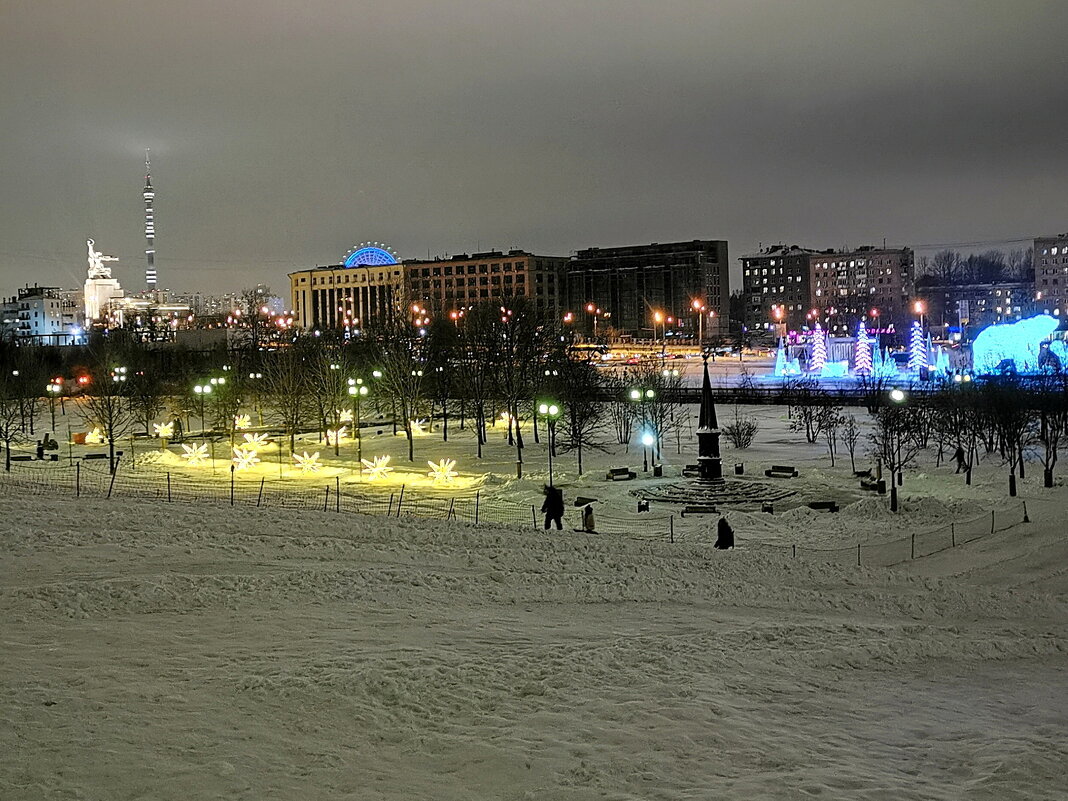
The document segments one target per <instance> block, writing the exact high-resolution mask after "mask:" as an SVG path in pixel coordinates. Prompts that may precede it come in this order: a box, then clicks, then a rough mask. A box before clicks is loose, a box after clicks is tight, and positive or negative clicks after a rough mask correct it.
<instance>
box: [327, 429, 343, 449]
mask: <svg viewBox="0 0 1068 801" xmlns="http://www.w3.org/2000/svg"><path fill="white" fill-rule="evenodd" d="M347 431H348V429H347V428H345V426H341V428H339V429H338V430H337V431H334V429H332V428H328V429H327V430H326V444H327V445H338V444H340V443H341V440H343V439H345V433H346V432H347Z"/></svg>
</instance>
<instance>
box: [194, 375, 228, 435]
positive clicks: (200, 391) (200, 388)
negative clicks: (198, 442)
mask: <svg viewBox="0 0 1068 801" xmlns="http://www.w3.org/2000/svg"><path fill="white" fill-rule="evenodd" d="M222 380H224V381H225V379H222ZM215 381H216V379H214V378H213V379H211V383H208V384H197V385H196V386H195V387H193V392H194V393H195V394H196V396H197V398H198V399H199V400H200V435H201V436H204V434H205V431H206V430H207V424H206V423H205V422H204V397H205V396H207V395H210V394H211V389H212V384H214V383H215Z"/></svg>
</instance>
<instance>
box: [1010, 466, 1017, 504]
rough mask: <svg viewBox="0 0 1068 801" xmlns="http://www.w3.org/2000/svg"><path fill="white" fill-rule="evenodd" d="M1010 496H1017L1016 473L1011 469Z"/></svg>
mask: <svg viewBox="0 0 1068 801" xmlns="http://www.w3.org/2000/svg"><path fill="white" fill-rule="evenodd" d="M1009 497H1010V498H1015V497H1016V474H1015V473H1014V472H1012V471H1011V470H1010V471H1009Z"/></svg>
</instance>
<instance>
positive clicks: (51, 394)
mask: <svg viewBox="0 0 1068 801" xmlns="http://www.w3.org/2000/svg"><path fill="white" fill-rule="evenodd" d="M62 380H63V379H62V378H56V379H53V380H52V383H50V384H49V385H48V387H47V390H48V409H49V411H50V412H51V413H52V430H53V431H55V430H56V395H58V394H59V393H60V392H62V391H63V385H62V384H61V383H60V382H61V381H62Z"/></svg>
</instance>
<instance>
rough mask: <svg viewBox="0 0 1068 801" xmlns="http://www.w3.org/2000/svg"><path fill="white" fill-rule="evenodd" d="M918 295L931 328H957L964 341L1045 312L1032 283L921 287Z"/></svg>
mask: <svg viewBox="0 0 1068 801" xmlns="http://www.w3.org/2000/svg"><path fill="white" fill-rule="evenodd" d="M916 293H917V297H918V298H919V300H920V302H921V303H922V304H923V307H922V308H923V315H924V317H925V318H926V321H927V323H928V324H929V325H930V326H931V327H933V328H942V327H945V328H946V329H947V330H949V329H954V328H957V329H959V330H960V332H961V336H962V338H964V339H969V338H971V337H974V335H975V334H977V333H978V332H979V331H980V330H982V329H983V328H986V326H988V325H994V324H995V323H1015V322H1017V321H1018V320H1023V319H1025V318H1027V317H1031V316H1032V315H1035V314H1037V313H1039V312H1040V311H1042V309H1040V308H1039V307H1038V304H1037V303H1036V301H1035V287H1034V284H1032V283H1031V282H1030V281H1013V282H1008V281H1003V282H998V283H994V284H958V285H956V286H921V287H919V288H917V290H916ZM1062 314H1063V312H1062Z"/></svg>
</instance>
